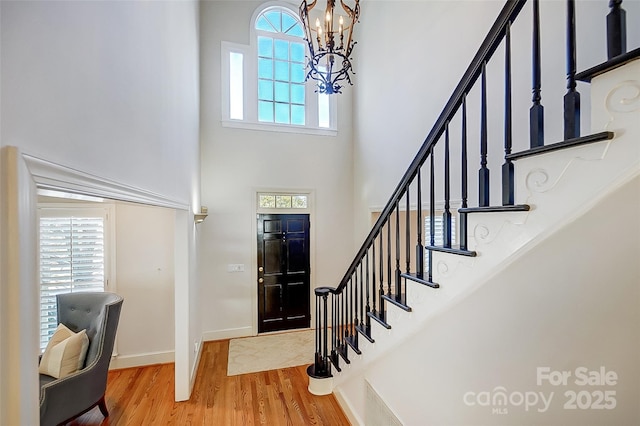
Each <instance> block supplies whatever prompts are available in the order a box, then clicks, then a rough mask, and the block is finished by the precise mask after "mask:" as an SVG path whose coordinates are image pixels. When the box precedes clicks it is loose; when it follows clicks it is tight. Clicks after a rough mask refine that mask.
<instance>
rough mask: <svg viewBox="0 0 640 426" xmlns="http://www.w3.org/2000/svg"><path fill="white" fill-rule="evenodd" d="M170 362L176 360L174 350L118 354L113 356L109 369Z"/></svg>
mask: <svg viewBox="0 0 640 426" xmlns="http://www.w3.org/2000/svg"><path fill="white" fill-rule="evenodd" d="M170 362H175V353H174V352H173V351H166V352H149V353H143V354H135V355H118V356H116V357H113V358H111V364H109V370H119V369H122V368H131V367H143V366H145V365H153V364H167V363H170Z"/></svg>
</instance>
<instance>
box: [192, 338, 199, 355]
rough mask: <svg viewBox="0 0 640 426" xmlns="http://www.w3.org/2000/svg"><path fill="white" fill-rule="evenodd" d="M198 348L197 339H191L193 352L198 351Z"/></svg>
mask: <svg viewBox="0 0 640 426" xmlns="http://www.w3.org/2000/svg"><path fill="white" fill-rule="evenodd" d="M198 349H200V345H199V344H198V341H197V340H194V341H193V353H196V354H197V353H198Z"/></svg>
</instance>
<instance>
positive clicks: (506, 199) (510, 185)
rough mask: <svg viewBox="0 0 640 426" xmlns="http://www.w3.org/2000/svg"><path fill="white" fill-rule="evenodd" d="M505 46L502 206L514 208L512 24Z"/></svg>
mask: <svg viewBox="0 0 640 426" xmlns="http://www.w3.org/2000/svg"><path fill="white" fill-rule="evenodd" d="M505 31H506V36H505V44H504V52H505V53H504V56H505V58H504V155H505V157H504V158H505V161H504V164H503V165H502V205H503V206H512V205H513V204H514V203H515V199H514V198H515V187H514V168H513V163H512V162H511V160H510V159H509V158H507V157H508V156H509V154H511V146H512V140H513V139H512V134H513V132H512V115H511V22H508V23H507V28H506V30H505Z"/></svg>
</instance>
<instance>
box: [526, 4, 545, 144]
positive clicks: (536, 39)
mask: <svg viewBox="0 0 640 426" xmlns="http://www.w3.org/2000/svg"><path fill="white" fill-rule="evenodd" d="M532 7H533V43H532V44H533V46H532V55H533V58H532V61H533V70H532V71H533V91H532V92H533V98H532V101H533V106H532V107H531V109H530V110H529V142H530V146H531V148H535V147H537V146H543V145H544V107H543V106H542V104H541V103H540V101H541V100H542V95H541V89H542V77H541V76H542V71H541V59H540V2H539V0H533V5H532Z"/></svg>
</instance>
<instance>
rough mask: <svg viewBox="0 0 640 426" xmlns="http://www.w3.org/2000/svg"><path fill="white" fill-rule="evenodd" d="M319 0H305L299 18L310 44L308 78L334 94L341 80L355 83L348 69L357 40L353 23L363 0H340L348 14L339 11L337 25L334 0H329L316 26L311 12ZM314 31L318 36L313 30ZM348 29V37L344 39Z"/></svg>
mask: <svg viewBox="0 0 640 426" xmlns="http://www.w3.org/2000/svg"><path fill="white" fill-rule="evenodd" d="M316 3H317V0H313V1H312V2H311V3H307V0H302V4H301V5H300V19H301V20H302V25H303V26H304V34H305V39H306V41H307V44H308V45H309V62H308V64H307V65H308V67H309V72H307V77H306V79H305V80H308V79H310V78H311V79H313V80H316V81H317V82H318V90H317V91H318V92H320V93H326V94H328V95H331V94H333V93H341V92H340V89H341V88H342V85H340V82H341V81H345V80H346V81H347V82H348V83H349V84H350V85H353V83H352V82H351V78H350V75H349V73H353V70H352V69H351V60H350V59H351V58H350V56H351V51H352V50H353V46H355V44H356V42H355V41H353V40H352V35H353V27H354V26H355V24H356V22H358V17H359V16H360V0H355V6H354V7H353V8H350V7H349V6H347V5H346V4H344V1H343V0H340V4H341V5H342V9H343V10H344V12H345V13H346V15H347V16H346V20H347V21H348V22H345V16H343V15H339V17H338V25H337V28H336V26H335V25H334V19H333V18H334V12H333V9H334V7H335V3H336V2H335V0H327V8H326V10H325V14H324V17H323V21H324V22H322V23H321V22H320V18H316V21H315V26H314V27H311V25H310V24H309V12H311V9H313V8H314V7H315V5H316ZM314 32H315V37H314V36H313V33H314ZM345 33H346V41H345Z"/></svg>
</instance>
